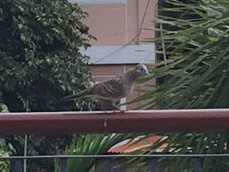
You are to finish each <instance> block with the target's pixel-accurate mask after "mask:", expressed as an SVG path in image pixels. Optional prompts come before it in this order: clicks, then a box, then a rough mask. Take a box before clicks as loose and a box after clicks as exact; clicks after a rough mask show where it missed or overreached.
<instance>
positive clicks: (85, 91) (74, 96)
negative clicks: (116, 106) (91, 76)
mask: <svg viewBox="0 0 229 172" xmlns="http://www.w3.org/2000/svg"><path fill="white" fill-rule="evenodd" d="M90 91H91V90H90V89H86V90H83V91H81V92H79V93H77V94H74V95H69V96H66V97H64V98H63V99H64V100H72V99H77V98H80V97H84V96H87V95H89V94H90Z"/></svg>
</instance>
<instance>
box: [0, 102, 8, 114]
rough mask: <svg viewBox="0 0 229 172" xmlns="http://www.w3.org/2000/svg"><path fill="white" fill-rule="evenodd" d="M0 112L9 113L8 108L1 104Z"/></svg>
mask: <svg viewBox="0 0 229 172" xmlns="http://www.w3.org/2000/svg"><path fill="white" fill-rule="evenodd" d="M1 112H9V110H8V107H7V106H6V105H5V104H3V103H0V113H1Z"/></svg>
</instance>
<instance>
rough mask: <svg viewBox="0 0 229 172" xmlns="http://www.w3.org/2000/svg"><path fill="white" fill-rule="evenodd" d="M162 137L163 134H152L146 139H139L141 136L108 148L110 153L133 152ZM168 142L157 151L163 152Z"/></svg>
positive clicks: (148, 145)
mask: <svg viewBox="0 0 229 172" xmlns="http://www.w3.org/2000/svg"><path fill="white" fill-rule="evenodd" d="M160 139H162V136H151V137H148V138H146V139H142V140H139V138H137V139H135V140H131V141H127V142H123V143H120V144H117V145H115V146H113V147H112V148H110V149H109V150H108V153H131V152H134V151H137V150H140V149H144V148H147V147H150V146H152V145H153V144H155V143H156V142H157V141H158V140H160ZM167 146H168V144H163V145H162V146H160V147H158V148H157V149H156V150H155V152H162V151H163V150H165V148H166V147H167Z"/></svg>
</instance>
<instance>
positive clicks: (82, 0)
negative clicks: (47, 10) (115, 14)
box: [68, 0, 127, 4]
mask: <svg viewBox="0 0 229 172" xmlns="http://www.w3.org/2000/svg"><path fill="white" fill-rule="evenodd" d="M68 2H70V3H78V4H126V3H127V0H68Z"/></svg>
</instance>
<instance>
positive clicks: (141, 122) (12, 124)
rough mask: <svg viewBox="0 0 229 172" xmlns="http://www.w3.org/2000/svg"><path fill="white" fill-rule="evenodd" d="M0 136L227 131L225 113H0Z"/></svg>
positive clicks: (228, 124)
mask: <svg viewBox="0 0 229 172" xmlns="http://www.w3.org/2000/svg"><path fill="white" fill-rule="evenodd" d="M0 115H1V116H0V134H37V133H41V134H42V133H43V134H52V133H58V134H60V133H66V134H67V133H104V132H106V133H107V132H132V133H134V132H152V131H153V132H179V131H225V130H229V109H195V110H147V111H121V112H119V111H116V112H114V111H84V112H83V111H81V112H79V111H78V112H36V113H34V112H31V113H1V114H0Z"/></svg>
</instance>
